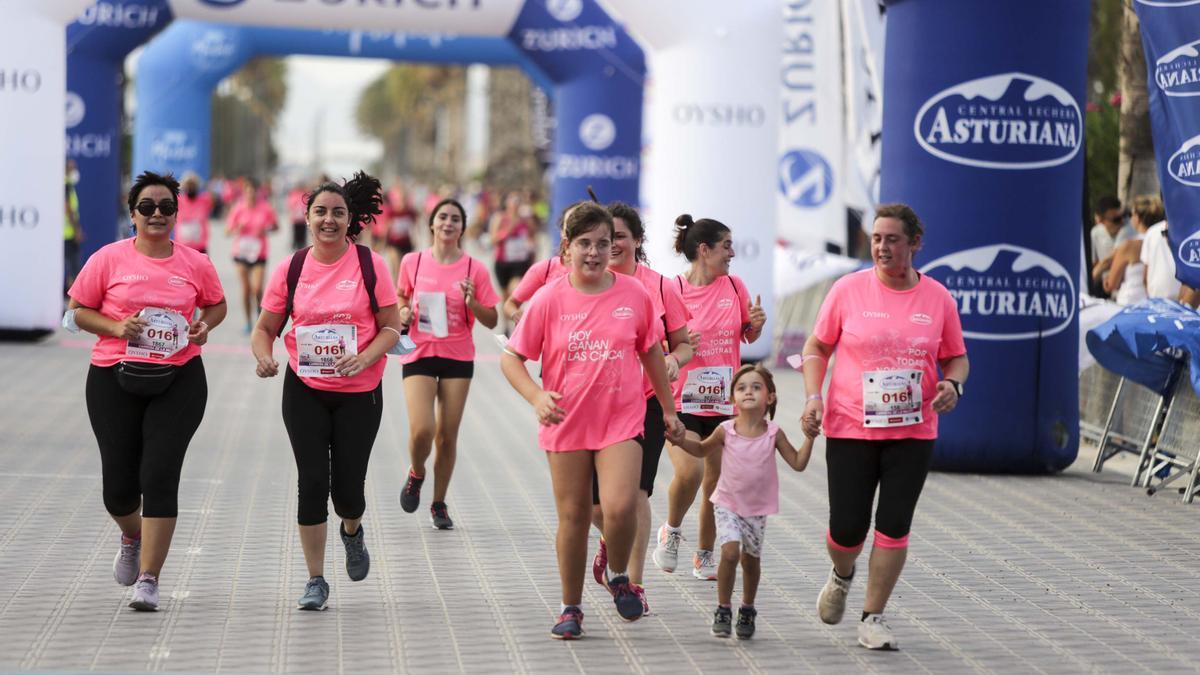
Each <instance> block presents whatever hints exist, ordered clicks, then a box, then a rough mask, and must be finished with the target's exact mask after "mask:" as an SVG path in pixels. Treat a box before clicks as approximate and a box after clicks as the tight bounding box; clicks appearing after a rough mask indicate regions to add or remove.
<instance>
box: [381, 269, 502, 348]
mask: <svg viewBox="0 0 1200 675" xmlns="http://www.w3.org/2000/svg"><path fill="white" fill-rule="evenodd" d="M418 260H419V261H420V266H419V269H418V264H417V262H418ZM414 274H415V275H417V279H416V281H415V283H414V281H413V275H414ZM467 275H470V277H471V280H472V281H474V282H475V299H476V300H478V301H479V304H481V305H483V306H484V307H495V306H496V303H497V302H499V301H500V296H498V295H497V294H496V289H494V288H492V278H491V275H489V274H488V270H487V267H486V266H484V265H483V264H482V263H480V262H479V261H478V260H476V259H474V258H472V257H471V256H469V255H467V254H465V253H464V254H463V255H462V257H461V258H459V259H458V260H456V261H455V262H453V263H451V264H449V265H443V264H441V263H439V262H438V261H437V260H436V259H435V258H434V257H433V254H432V253H430V252H429V251H427V250H426V251H414V252H412V253H409V254H407V255H405V256H404V259H403V260H401V261H400V274H399V276H398V278H397V280H396V285H397V286H398V287H399V289H400V293H401V294H403V295H404V297H406V298H409V299H411V300H412V311H413V317H414V318H413V322H412V323H411V324H410V325H409V329H408V336H409V337H410V338H412V341H413V342H414V343H416V345H417V348H416V350H414V351H412V352H411V353H408V354H405V355H404V356H402V357H401V358H400V361H401V362H402V363H412V362H414V361H416V360H418V359H424V358H428V357H430V356H440V357H442V358H446V359H454V360H455V361H474V360H475V340H474V338H472V337H471V329H472V328H473V327H474V326H475V315H474V314H473V313H472V312H471V310H470V309H468V308H467V303H466V300H465V299H464V298H463V292H462V288H461V287H460V286H459V282H461V281H462V280H463V279H466V278H467ZM422 293H442V294H444V295H445V308H446V327H447V332H448V333H449V335H447V336H446V337H441V338H439V337H436V336H435V335H434V334H433V333H432V332H429V331H425V330H422V329H421V322H420V321H418V320H417V318H416V317H419V316H420V315H421V311H422V307H421V294H422Z"/></svg>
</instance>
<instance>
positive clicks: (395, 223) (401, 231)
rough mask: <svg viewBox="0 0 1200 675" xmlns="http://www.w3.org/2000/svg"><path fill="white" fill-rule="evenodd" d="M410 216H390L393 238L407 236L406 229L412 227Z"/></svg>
mask: <svg viewBox="0 0 1200 675" xmlns="http://www.w3.org/2000/svg"><path fill="white" fill-rule="evenodd" d="M412 223H413V220H412V218H409V217H407V216H405V217H403V218H392V227H391V230H390V231H391V234H392V238H393V239H403V238H405V237H407V236H408V231H409V230H410V229H412Z"/></svg>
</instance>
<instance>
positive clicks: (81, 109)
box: [65, 91, 87, 129]
mask: <svg viewBox="0 0 1200 675" xmlns="http://www.w3.org/2000/svg"><path fill="white" fill-rule="evenodd" d="M66 103H67V116H66V120H65V121H66V127H67V128H68V129H74V128H75V127H77V126H79V123H80V122H82V121H83V118H84V117H85V116H86V115H87V104H85V103H84V102H83V97H82V96H80V95H79V94H76V93H75V92H73V91H68V92H67V97H66Z"/></svg>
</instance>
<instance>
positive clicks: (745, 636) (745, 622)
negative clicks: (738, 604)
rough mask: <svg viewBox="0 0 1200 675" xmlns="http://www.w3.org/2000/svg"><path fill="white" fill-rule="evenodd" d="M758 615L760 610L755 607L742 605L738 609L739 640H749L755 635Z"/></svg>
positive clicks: (737, 629)
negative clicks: (755, 623) (755, 620)
mask: <svg viewBox="0 0 1200 675" xmlns="http://www.w3.org/2000/svg"><path fill="white" fill-rule="evenodd" d="M757 616H758V610H756V609H754V608H753V607H742V608H740V609H738V620H737V628H736V629H735V630H736V631H737V636H738V639H739V640H749V639H750V638H752V637H754V619H755V618H756V617H757Z"/></svg>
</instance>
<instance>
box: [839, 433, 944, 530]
mask: <svg viewBox="0 0 1200 675" xmlns="http://www.w3.org/2000/svg"><path fill="white" fill-rule="evenodd" d="M932 461H933V441H932V440H921V439H915V438H903V439H897V440H891V441H866V440H861V439H856V438H828V439H826V443H825V466H826V468H827V470H828V472H829V538H830V539H832V540H833V543H834V544H836V545H837V546H838V547H840V548H844V549H855V548H857V547H859V546H861V545H862V543H863V541H864V540H866V538H867V531H868V530H869V529H870V527H871V503H872V502H873V501H874V500H875V488H876V486H878V487H879V505H878V506H876V508H875V531H876V532H878V533H879V534H882V535H884V537H886V538H887V540H884V543H883V545H884V546H885V547H890V548H901V546H900V545H899V544H898V542H903V544H905V545H907V542H908V533H909V530H910V529H911V528H912V519H913V512H914V511H916V508H917V500H918V499H919V498H920V496H921V488H923V487H924V486H925V477H926V476H927V475H929V465H930V463H931V462H932ZM880 543H881V542H880V541H878V540H877V542H876V545H880ZM889 544H890V546H889Z"/></svg>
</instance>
